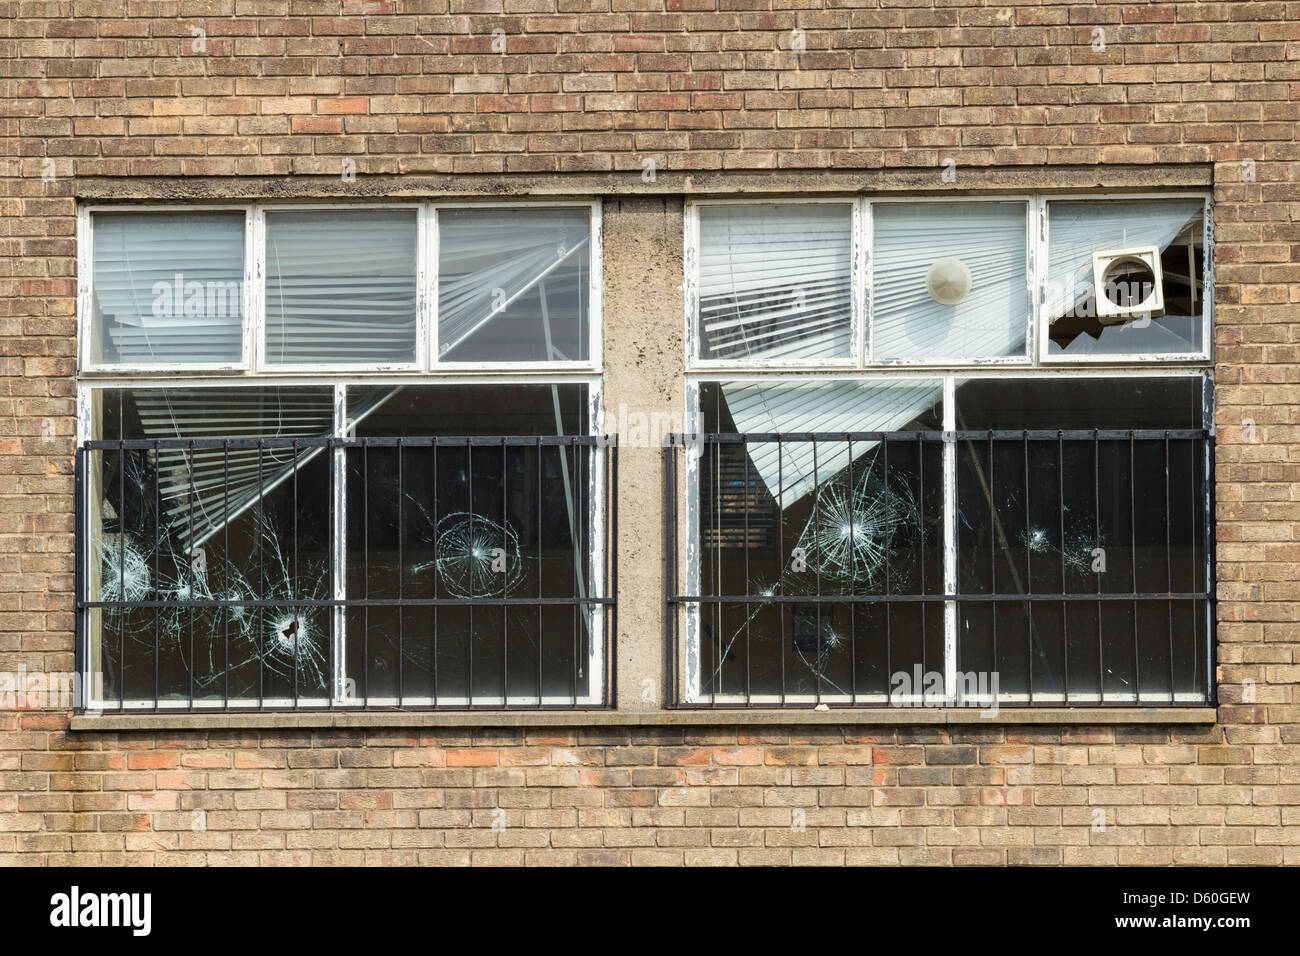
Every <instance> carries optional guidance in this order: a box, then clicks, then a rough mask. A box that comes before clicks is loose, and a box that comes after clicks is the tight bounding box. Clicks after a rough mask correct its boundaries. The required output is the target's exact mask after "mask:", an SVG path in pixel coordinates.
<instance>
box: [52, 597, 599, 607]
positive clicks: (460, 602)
mask: <svg viewBox="0 0 1300 956" xmlns="http://www.w3.org/2000/svg"><path fill="white" fill-rule="evenodd" d="M616 600H617V599H616V598H612V597H603V598H598V597H582V598H580V597H572V598H567V597H519V598H501V597H495V598H494V597H476V598H332V599H323V600H316V599H312V600H308V599H307V598H297V599H293V598H282V599H280V600H277V601H271V600H257V601H254V600H248V601H217V600H203V601H78V602H77V607H78V608H81V609H83V610H84V609H87V608H110V609H113V610H134V609H137V608H154V607H156V608H163V607H171V608H177V609H182V610H197V609H200V608H223V607H241V608H242V607H250V608H257V607H344V608H347V607H465V606H469V605H476V606H477V605H486V606H490V607H541V606H546V607H550V606H561V607H585V606H601V605H605V606H609V607H613V605H614V603H615V601H616Z"/></svg>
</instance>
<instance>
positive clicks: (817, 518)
mask: <svg viewBox="0 0 1300 956" xmlns="http://www.w3.org/2000/svg"><path fill="white" fill-rule="evenodd" d="M812 453H813V455H812V458H813V527H814V528H819V527H821V498H822V487H821V475H820V469H819V468H818V467H817V439H816V437H814V438H813V440H812ZM813 581H814V582H815V586H816V589H817V604H816V607H817V613H816V616H815V618H814V620H815V621H816V623H817V629H816V631H814V633H813V648H814V649H815V653H816V654H817V665H818V666H817V670H816V673H815V675H814V676H816V678H817V696H816V700H817V703H819V704H820V703H821V702H822V668H821V656H822V655H821V650H822V567H821V562H818V563H817V564H816V565H814V566H813ZM832 620H834V618H832ZM746 703H748V701H746Z"/></svg>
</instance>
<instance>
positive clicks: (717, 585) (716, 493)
mask: <svg viewBox="0 0 1300 956" xmlns="http://www.w3.org/2000/svg"><path fill="white" fill-rule="evenodd" d="M720 402H721V399H718V400H717V403H720ZM715 404H716V403H715ZM717 420H718V419H717V416H716V414H715V416H714V421H715V422H716V421H717ZM709 447H710V448H711V450H712V452H713V482H712V484H713V496H712V497H713V500H712V502H711V504H712V507H713V594H714V596H715V597H716V596H718V595H720V594H722V445H721V443H720V442H716V441H715V442H713V443H712V444H711V445H710V446H709ZM711 616H712V617H713V679H712V682H711V684H710V689H709V703H711V704H715V703H717V698H718V693H719V692H720V691H721V690H722V664H723V661H722V602H721V601H717V602H715V603H714V605H713V610H712V614H711Z"/></svg>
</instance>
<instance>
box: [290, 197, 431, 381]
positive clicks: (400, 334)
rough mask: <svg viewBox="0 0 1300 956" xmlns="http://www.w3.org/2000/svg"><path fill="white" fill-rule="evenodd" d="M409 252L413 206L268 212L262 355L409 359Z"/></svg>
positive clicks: (330, 361) (412, 303) (303, 359)
mask: <svg viewBox="0 0 1300 956" xmlns="http://www.w3.org/2000/svg"><path fill="white" fill-rule="evenodd" d="M415 257H416V216H415V211H414V210H411V209H366V210H349V211H339V210H330V211H329V212H270V213H267V216H266V358H267V361H268V362H269V363H271V364H274V365H303V364H313V363H321V364H326V365H341V364H355V363H359V364H374V365H383V364H409V363H411V362H414V361H415V359H416V355H415V311H416V292H415V271H416V270H415Z"/></svg>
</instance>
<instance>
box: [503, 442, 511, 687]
mask: <svg viewBox="0 0 1300 956" xmlns="http://www.w3.org/2000/svg"><path fill="white" fill-rule="evenodd" d="M509 481H510V454H509V451H508V449H507V448H506V439H505V436H504V435H503V436H501V560H502V562H503V564H502V568H503V573H502V575H501V599H502V602H503V603H502V605H501V706H502V707H505V706H508V705H509V703H510V606H509V605H508V604H505V603H504V601H505V598H506V578H507V577H508V574H507V573H505V569H506V565H505V563H504V562H508V561H509V560H510V538H509V534H510V532H509V530H508V529H507V525H508V524H509V523H510V496H509V494H508V493H507V490H506V489H507V484H508V483H509Z"/></svg>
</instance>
